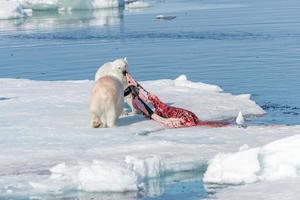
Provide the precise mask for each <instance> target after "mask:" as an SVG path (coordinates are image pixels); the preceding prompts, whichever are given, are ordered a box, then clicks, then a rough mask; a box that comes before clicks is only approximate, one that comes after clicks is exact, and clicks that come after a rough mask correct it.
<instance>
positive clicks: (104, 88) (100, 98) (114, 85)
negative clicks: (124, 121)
mask: <svg viewBox="0 0 300 200" xmlns="http://www.w3.org/2000/svg"><path fill="white" fill-rule="evenodd" d="M123 102H124V87H123V84H122V82H121V81H120V79H118V78H116V77H115V76H110V75H107V76H103V77H101V78H99V79H98V80H97V81H96V84H95V86H94V88H93V90H92V98H91V105H90V110H91V126H92V127H93V128H98V127H103V128H106V127H109V128H111V127H114V126H116V122H117V119H118V118H119V116H120V115H121V114H122V112H123Z"/></svg>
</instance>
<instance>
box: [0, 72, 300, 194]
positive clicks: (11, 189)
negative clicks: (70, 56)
mask: <svg viewBox="0 0 300 200" xmlns="http://www.w3.org/2000/svg"><path fill="white" fill-rule="evenodd" d="M93 83H94V82H93V81H89V80H82V81H52V82H51V81H31V80H17V79H0V91H1V94H0V113H1V115H0V123H1V125H0V133H1V136H2V137H1V142H0V148H1V153H0V163H1V164H0V171H1V174H0V194H3V193H5V194H7V195H8V193H9V194H10V195H22V194H24V191H26V192H27V193H29V194H32V195H34V194H40V193H42V194H45V193H55V194H56V193H64V192H67V191H74V190H75V191H76V190H81V191H88V192H112V191H113V192H123V191H140V190H144V191H148V190H152V191H158V190H159V189H158V188H155V185H151V188H149V187H150V186H149V185H147V184H145V181H146V180H147V179H149V178H154V177H163V176H165V175H166V174H170V173H176V172H182V171H191V170H199V169H203V168H205V166H206V163H207V161H208V160H210V159H211V158H212V157H213V156H214V155H216V154H217V153H218V152H224V153H228V152H234V151H237V150H238V149H241V151H242V152H244V151H245V152H246V151H248V150H247V148H248V147H247V146H246V145H245V144H247V145H248V146H249V148H250V147H251V148H257V147H259V146H261V145H265V144H267V143H270V142H271V141H274V140H277V139H279V138H283V137H287V136H291V135H295V134H297V133H299V130H300V127H299V126H274V127H273V126H249V127H248V128H246V129H240V128H238V127H236V126H234V125H232V126H229V127H223V128H207V127H192V128H182V129H167V128H165V127H163V126H162V125H161V124H158V123H156V122H154V121H151V120H146V119H145V118H144V117H143V116H139V115H137V116H124V117H122V118H121V119H120V120H119V126H118V127H117V128H111V129H92V128H91V127H90V126H89V109H88V107H89V98H90V91H91V88H92V86H93ZM141 84H142V85H143V86H144V87H145V88H146V89H147V90H149V91H151V92H152V93H154V94H156V95H158V96H159V97H160V98H161V99H162V100H163V101H165V102H167V103H172V104H173V105H176V106H181V107H185V108H187V109H190V110H192V111H193V112H195V113H196V114H197V115H198V116H199V117H200V119H210V120H211V119H234V118H235V116H236V115H237V113H238V112H239V111H240V110H241V111H242V112H243V113H244V114H245V115H248V116H249V115H262V114H264V111H263V110H262V109H261V108H260V107H259V106H258V105H257V104H256V103H255V102H254V101H252V100H251V99H250V95H232V94H229V93H224V92H222V89H221V88H219V87H217V86H213V85H207V84H204V83H194V82H191V81H189V80H187V78H186V77H185V76H181V77H179V78H178V79H176V80H169V79H165V80H156V81H143V82H141ZM278 145H279V146H280V145H282V144H278ZM267 146H268V145H267ZM280 148H283V147H280ZM295 148H296V147H295ZM267 149H268V152H271V150H272V148H271V147H268V148H267ZM250 150H251V149H250ZM249 154H251V155H252V153H251V152H250V153H249ZM246 156H248V155H246ZM295 156H296V155H295ZM269 158H271V157H269ZM247 162H249V163H252V162H251V160H249V161H247ZM268 163H269V162H268ZM289 166H290V165H289ZM291 166H294V165H291ZM251 174H252V172H251V173H249V175H251ZM266 174H267V173H266ZM266 177H267V176H266Z"/></svg>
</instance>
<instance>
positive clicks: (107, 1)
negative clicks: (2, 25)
mask: <svg viewBox="0 0 300 200" xmlns="http://www.w3.org/2000/svg"><path fill="white" fill-rule="evenodd" d="M124 4H125V2H124V0H75V1H74V0H0V5H1V6H0V20H1V19H17V18H24V17H28V16H31V15H32V10H58V11H59V12H60V13H62V12H70V11H72V10H95V9H102V8H117V7H122V6H124Z"/></svg>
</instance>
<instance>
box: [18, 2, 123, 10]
mask: <svg viewBox="0 0 300 200" xmlns="http://www.w3.org/2000/svg"><path fill="white" fill-rule="evenodd" d="M18 1H19V3H20V4H21V5H22V6H23V7H24V8H30V9H33V10H51V9H56V10H57V9H58V10H60V11H61V10H67V11H70V10H87V9H88V10H93V9H101V8H116V7H120V6H124V1H123V0H76V1H74V0H18Z"/></svg>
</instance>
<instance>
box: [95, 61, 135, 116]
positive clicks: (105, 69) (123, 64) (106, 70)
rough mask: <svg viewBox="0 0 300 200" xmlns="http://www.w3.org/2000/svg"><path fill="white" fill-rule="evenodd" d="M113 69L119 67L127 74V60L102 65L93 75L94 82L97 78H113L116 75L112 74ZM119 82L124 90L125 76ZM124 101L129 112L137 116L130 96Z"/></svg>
mask: <svg viewBox="0 0 300 200" xmlns="http://www.w3.org/2000/svg"><path fill="white" fill-rule="evenodd" d="M114 67H119V68H121V69H123V70H125V71H126V72H129V66H128V61H127V58H126V57H125V58H120V59H116V60H115V61H113V62H107V63H105V64H103V65H102V66H101V67H100V68H99V69H98V70H97V72H96V75H95V81H97V80H98V79H99V78H101V77H103V76H107V75H112V76H115V75H116V73H115V72H114V70H113V69H114ZM119 78H121V77H119ZM121 82H122V83H123V86H124V89H126V88H127V86H128V82H127V78H126V75H124V74H123V76H122V78H121ZM125 101H126V103H127V104H128V105H129V106H130V108H131V111H132V113H133V114H139V113H140V111H139V110H137V109H136V108H135V107H134V106H133V104H132V95H131V94H130V95H127V96H126V97H125ZM127 114H128V113H127Z"/></svg>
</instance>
